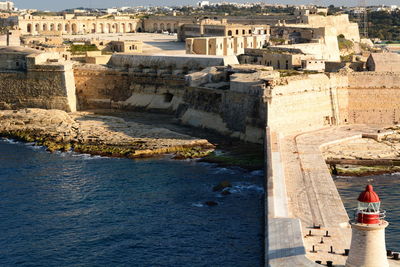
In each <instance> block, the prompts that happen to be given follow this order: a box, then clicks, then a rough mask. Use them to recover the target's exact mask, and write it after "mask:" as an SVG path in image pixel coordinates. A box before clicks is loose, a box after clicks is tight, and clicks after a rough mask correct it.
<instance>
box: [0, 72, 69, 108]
mask: <svg viewBox="0 0 400 267" xmlns="http://www.w3.org/2000/svg"><path fill="white" fill-rule="evenodd" d="M26 107H33V108H45V109H61V110H65V111H76V98H75V82H74V77H73V72H72V66H71V65H68V64H65V65H60V66H55V68H52V66H51V65H50V66H46V65H43V68H41V67H40V66H35V68H34V69H28V70H27V71H20V72H19V71H15V72H0V108H2V109H13V108H26Z"/></svg>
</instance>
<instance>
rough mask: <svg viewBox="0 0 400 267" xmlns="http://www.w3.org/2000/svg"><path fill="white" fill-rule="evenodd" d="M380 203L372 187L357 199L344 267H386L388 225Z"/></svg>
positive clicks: (366, 189)
mask: <svg viewBox="0 0 400 267" xmlns="http://www.w3.org/2000/svg"><path fill="white" fill-rule="evenodd" d="M380 206H381V201H380V199H379V196H378V194H377V193H376V192H375V191H374V189H373V187H372V185H367V187H366V188H365V191H364V192H362V193H361V194H360V196H359V197H358V208H357V211H356V213H355V218H354V221H352V222H351V229H352V237H351V247H350V254H349V257H348V258H347V261H346V267H388V266H389V263H388V260H387V255H386V243H385V228H386V227H387V226H388V225H389V223H388V222H387V221H385V220H384V218H385V211H381V210H380Z"/></svg>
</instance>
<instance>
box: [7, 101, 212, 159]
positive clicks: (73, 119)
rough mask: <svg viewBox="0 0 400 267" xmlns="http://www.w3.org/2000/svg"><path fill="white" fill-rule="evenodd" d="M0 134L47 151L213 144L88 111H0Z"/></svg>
mask: <svg viewBox="0 0 400 267" xmlns="http://www.w3.org/2000/svg"><path fill="white" fill-rule="evenodd" d="M0 135H1V136H3V137H9V138H16V139H19V140H22V141H27V142H35V143H36V144H38V145H44V146H46V147H47V148H48V150H50V151H55V150H62V151H66V150H70V149H73V150H74V151H76V152H83V153H89V154H94V155H104V156H113V157H129V158H136V157H148V156H152V155H159V154H165V153H177V152H179V153H180V155H185V154H190V155H193V153H190V152H188V151H191V150H195V151H196V153H197V152H198V151H203V153H205V152H204V151H211V150H212V148H213V145H212V144H210V143H209V142H208V141H207V140H205V139H196V138H193V137H191V136H188V135H184V134H180V133H176V132H173V131H170V130H167V129H164V128H154V127H152V126H149V125H145V124H140V123H135V122H126V121H125V120H123V119H121V118H117V117H112V116H99V115H94V114H93V113H89V112H78V113H71V114H68V113H66V112H64V111H60V110H42V109H23V110H18V111H12V110H5V111H0Z"/></svg>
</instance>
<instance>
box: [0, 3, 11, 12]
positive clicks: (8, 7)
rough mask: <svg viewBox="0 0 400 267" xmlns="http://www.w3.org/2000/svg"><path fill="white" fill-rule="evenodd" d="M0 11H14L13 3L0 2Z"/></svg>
mask: <svg viewBox="0 0 400 267" xmlns="http://www.w3.org/2000/svg"><path fill="white" fill-rule="evenodd" d="M0 10H7V11H11V10H14V3H13V2H10V1H6V2H0Z"/></svg>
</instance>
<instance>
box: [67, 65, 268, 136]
mask: <svg viewBox="0 0 400 267" xmlns="http://www.w3.org/2000/svg"><path fill="white" fill-rule="evenodd" d="M75 80H76V88H77V96H78V99H79V104H80V108H83V109H85V108H117V109H125V110H146V111H158V112H162V113H171V114H175V115H176V116H177V118H179V119H180V120H181V122H182V123H184V124H188V125H192V126H196V127H202V128H208V129H211V130H215V131H217V132H219V133H222V134H225V135H229V136H232V137H238V138H240V139H242V140H247V141H251V142H258V143H262V142H263V136H264V125H265V108H264V103H263V100H262V94H260V93H259V92H253V93H251V94H249V93H247V92H234V91H231V90H221V89H211V88H203V87H189V86H188V85H187V82H186V81H185V78H184V76H183V75H174V74H172V73H162V72H147V71H145V72H139V71H138V70H135V71H134V70H133V69H130V70H129V71H128V70H126V71H121V70H119V71H117V70H114V69H111V68H105V67H103V68H99V67H96V68H95V67H93V68H90V67H81V68H76V69H75Z"/></svg>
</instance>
